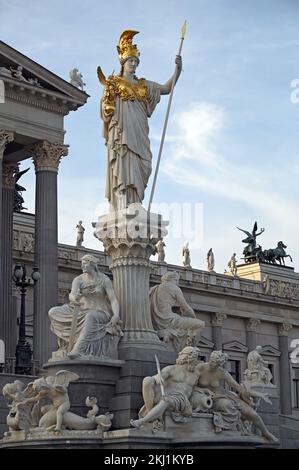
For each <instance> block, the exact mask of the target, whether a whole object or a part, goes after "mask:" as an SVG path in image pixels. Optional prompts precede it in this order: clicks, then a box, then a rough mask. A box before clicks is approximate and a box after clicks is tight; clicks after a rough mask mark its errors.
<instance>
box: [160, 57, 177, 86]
mask: <svg viewBox="0 0 299 470" xmlns="http://www.w3.org/2000/svg"><path fill="white" fill-rule="evenodd" d="M175 63H176V69H175V72H174V74H173V75H172V77H171V78H170V79H169V80H168V81H167V82H166V83H164V85H160V92H161V95H169V93H170V92H171V87H172V82H173V80H174V84H176V82H177V81H178V79H179V76H180V75H181V71H182V57H181V56H180V55H177V56H176V59H175Z"/></svg>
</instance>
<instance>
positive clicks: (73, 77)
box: [70, 68, 86, 90]
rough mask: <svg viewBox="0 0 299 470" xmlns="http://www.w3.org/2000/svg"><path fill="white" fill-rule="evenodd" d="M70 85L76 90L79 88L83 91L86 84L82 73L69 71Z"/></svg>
mask: <svg viewBox="0 0 299 470" xmlns="http://www.w3.org/2000/svg"><path fill="white" fill-rule="evenodd" d="M70 84H71V85H73V86H75V87H77V88H81V90H83V89H84V86H85V85H86V83H84V80H83V75H82V73H80V72H79V70H78V69H76V68H74V69H72V70H71V71H70Z"/></svg>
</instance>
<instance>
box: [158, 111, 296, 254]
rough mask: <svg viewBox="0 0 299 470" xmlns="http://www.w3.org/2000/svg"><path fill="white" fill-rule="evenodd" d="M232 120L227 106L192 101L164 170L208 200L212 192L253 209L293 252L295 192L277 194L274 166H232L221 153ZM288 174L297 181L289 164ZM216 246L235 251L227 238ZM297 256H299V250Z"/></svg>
mask: <svg viewBox="0 0 299 470" xmlns="http://www.w3.org/2000/svg"><path fill="white" fill-rule="evenodd" d="M227 122H228V116H227V114H226V112H225V110H224V109H223V108H220V107H218V106H216V105H214V104H210V103H205V102H204V103H202V102H196V103H192V104H191V105H189V106H188V109H187V110H184V111H182V112H179V113H177V114H176V115H175V116H174V118H173V123H172V134H173V135H172V136H171V140H170V142H169V143H168V144H167V145H168V149H167V155H168V158H167V160H166V161H165V162H164V164H163V166H162V170H163V171H164V172H165V173H166V174H167V175H168V176H169V177H170V178H172V179H173V180H175V181H176V182H177V183H179V184H181V185H186V186H189V187H192V188H195V189H199V190H201V191H205V192H206V193H207V197H208V194H212V195H213V196H216V197H219V198H221V199H220V204H223V201H224V200H227V201H228V202H229V201H235V202H237V203H240V206H241V207H242V208H243V211H246V208H250V209H253V210H254V212H255V214H256V217H257V218H258V219H262V220H264V221H266V222H267V224H268V231H269V232H270V233H273V234H275V236H277V237H281V238H283V237H284V236H285V241H287V244H289V245H290V246H292V249H294V248H295V247H296V241H295V240H296V237H297V236H296V234H297V233H298V231H299V221H298V217H297V216H296V214H297V212H298V208H297V207H298V205H297V202H296V200H295V197H293V196H292V194H291V193H290V192H289V193H286V194H282V193H280V192H279V191H277V190H276V188H275V185H273V181H274V178H275V177H276V176H277V171H276V169H275V168H273V169H272V168H271V167H270V168H269V167H267V168H265V167H263V165H262V164H259V165H258V167H253V166H252V167H248V166H247V165H244V164H242V160H240V163H239V164H238V165H233V164H232V163H230V161H229V156H225V155H222V153H221V142H222V139H224V138H225V126H226V125H227ZM223 141H224V140H223ZM244 161H245V159H244ZM284 173H285V174H288V175H289V178H290V179H291V178H292V174H293V173H292V169H291V168H287V163H286V162H284ZM273 186H274V187H273ZM227 206H228V207H229V204H228V205H227ZM248 224H249V227H250V226H251V224H252V220H248ZM232 225H233V224H232ZM276 234H277V235H276ZM215 241H216V240H215ZM217 243H222V246H220V245H219V247H218V249H219V251H221V252H223V250H226V249H227V250H228V254H229V252H230V251H231V249H234V248H233V247H232V246H231V247H230V245H231V244H230V241H228V240H222V241H221V240H218V242H217ZM272 243H273V242H272ZM293 253H294V251H293ZM297 255H298V256H297V257H299V252H298V253H297Z"/></svg>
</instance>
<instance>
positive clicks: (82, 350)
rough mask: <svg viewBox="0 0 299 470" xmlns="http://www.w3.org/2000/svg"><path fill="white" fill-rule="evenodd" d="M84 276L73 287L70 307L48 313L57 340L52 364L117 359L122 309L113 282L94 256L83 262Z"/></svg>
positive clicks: (79, 277) (83, 259) (85, 257)
mask: <svg viewBox="0 0 299 470" xmlns="http://www.w3.org/2000/svg"><path fill="white" fill-rule="evenodd" d="M81 265H82V271H83V274H80V275H79V276H77V277H76V278H75V279H74V280H73V283H72V290H71V292H70V294H69V299H70V303H69V304H65V305H62V306H58V307H53V308H51V309H50V311H49V317H50V321H51V330H52V331H53V333H54V334H55V335H56V336H57V339H58V346H59V349H58V351H56V352H54V353H53V356H52V360H56V359H65V358H70V359H75V358H80V357H90V358H112V359H116V358H117V345H118V341H119V339H120V337H121V335H122V331H121V328H120V319H119V305H118V301H117V298H116V296H115V293H114V289H113V286H112V283H111V281H110V279H109V278H108V277H107V276H106V275H105V274H103V273H101V272H100V271H99V269H98V266H97V265H98V261H97V259H96V258H94V257H93V256H91V255H85V256H83V258H82V260H81Z"/></svg>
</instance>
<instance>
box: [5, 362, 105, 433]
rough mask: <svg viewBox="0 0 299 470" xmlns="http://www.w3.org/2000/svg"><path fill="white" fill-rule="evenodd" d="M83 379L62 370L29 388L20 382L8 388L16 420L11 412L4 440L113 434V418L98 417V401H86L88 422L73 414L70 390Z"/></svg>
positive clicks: (31, 383)
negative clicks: (73, 432)
mask: <svg viewBox="0 0 299 470" xmlns="http://www.w3.org/2000/svg"><path fill="white" fill-rule="evenodd" d="M79 378H80V377H79V375H77V374H75V373H73V372H70V371H67V370H60V371H58V372H57V373H56V374H55V376H48V377H41V378H38V379H36V380H34V382H30V383H29V384H28V386H27V387H26V388H25V385H24V384H23V383H22V382H19V381H15V382H14V383H13V384H6V385H5V386H4V388H3V395H4V396H5V398H6V399H8V400H10V401H11V400H12V405H10V406H11V407H12V408H11V410H12V409H13V410H14V415H15V416H14V417H13V418H12V417H11V416H10V415H11V414H12V411H10V414H9V416H8V418H7V422H8V425H9V432H8V433H6V434H5V436H4V437H5V438H6V439H9V438H11V439H12V440H13V439H15V438H18V439H17V440H22V437H23V439H27V438H29V435H30V437H33V436H35V437H36V438H39V437H40V436H41V435H42V433H45V434H44V436H43V437H48V438H49V437H51V432H54V433H56V434H57V433H59V434H62V435H63V434H64V433H65V431H64V430H66V429H68V430H76V431H85V430H97V431H98V433H102V432H103V431H107V430H109V429H110V427H111V425H112V421H111V420H112V418H113V415H112V414H110V413H106V414H105V415H98V411H99V407H98V406H97V399H96V398H95V397H87V398H86V401H85V404H86V406H88V407H90V408H91V410H89V411H88V413H87V417H86V418H84V417H82V416H79V415H76V414H75V413H72V412H70V407H71V404H70V399H69V394H68V386H69V383H70V382H72V381H75V380H78V379H79ZM17 382H18V383H17ZM45 400H48V401H50V404H45ZM24 410H26V411H27V413H25V411H24ZM33 411H34V413H33ZM22 430H25V431H26V432H25V433H24V434H21V435H20V433H18V432H19V431H22Z"/></svg>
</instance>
